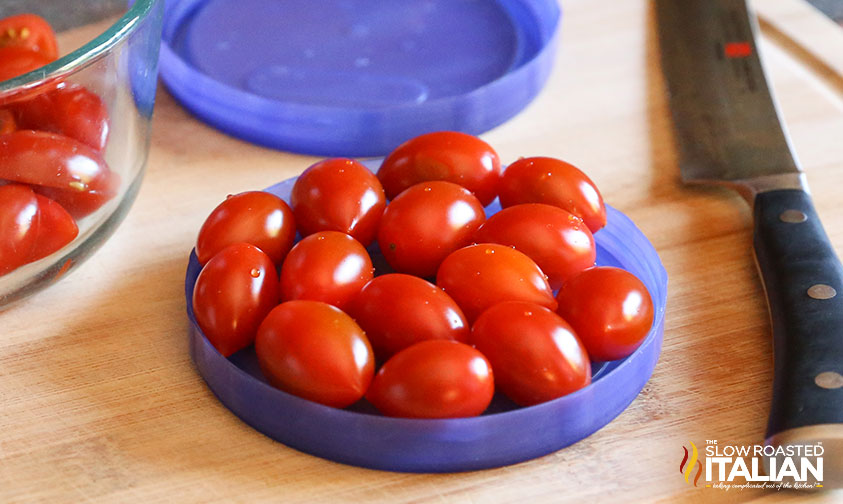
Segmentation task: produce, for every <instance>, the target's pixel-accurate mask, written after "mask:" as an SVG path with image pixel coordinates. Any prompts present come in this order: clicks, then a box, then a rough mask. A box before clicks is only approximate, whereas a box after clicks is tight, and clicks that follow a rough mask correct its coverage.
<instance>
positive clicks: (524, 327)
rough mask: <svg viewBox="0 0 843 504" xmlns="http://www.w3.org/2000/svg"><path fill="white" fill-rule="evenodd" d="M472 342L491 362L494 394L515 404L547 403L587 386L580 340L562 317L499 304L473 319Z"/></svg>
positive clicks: (532, 308) (529, 306)
mask: <svg viewBox="0 0 843 504" xmlns="http://www.w3.org/2000/svg"><path fill="white" fill-rule="evenodd" d="M471 342H472V343H473V344H474V346H475V347H476V348H477V350H479V351H480V352H482V353H483V355H485V356H486V357H487V358H488V359H489V362H491V363H492V370H493V371H494V373H495V384H496V385H497V387H498V390H500V391H501V392H503V393H504V394H505V395H506V396H507V397H509V398H510V399H512V401H513V402H515V403H516V404H518V405H519V406H532V405H534V404H538V403H542V402H545V401H550V400H551V399H556V398H557V397H562V396H564V395H567V394H570V393H571V392H574V391H577V390H579V389H581V388H583V387H585V386H586V385H588V384H589V383H591V362H590V361H589V359H588V354H587V353H586V350H585V347H583V344H582V342H580V340H579V339H578V338H577V336H576V334H574V330H573V329H572V328H571V326H570V325H568V323H567V322H565V321H564V320H562V317H560V316H559V315H557V314H556V313H554V312H553V311H551V310H548V309H547V308H545V307H543V306H539V305H537V304H534V303H524V302H522V301H506V302H503V303H498V304H496V305H494V306H492V307H491V308H489V309H488V310H486V311H484V312H483V313H482V314H481V315H480V317H478V318H477V321H476V322H475V323H474V326H473V327H472V328H471Z"/></svg>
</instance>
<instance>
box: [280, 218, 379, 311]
mask: <svg viewBox="0 0 843 504" xmlns="http://www.w3.org/2000/svg"><path fill="white" fill-rule="evenodd" d="M374 271H375V269H374V268H373V267H372V259H371V258H370V257H369V253H368V252H366V249H365V248H363V245H361V244H360V242H359V241H357V240H355V239H354V238H352V237H351V236H349V235H347V234H345V233H340V232H339V231H320V232H318V233H314V234H312V235H310V236H307V237H305V238H304V239H302V240H301V241H300V242H298V243H297V244H296V245H295V246H294V247H293V249H292V250H290V253H289V254H287V258H286V259H284V264H283V265H282V266H281V299H282V300H283V301H290V300H293V299H309V300H313V301H322V302H325V303H328V304H331V305H334V306H336V307H338V308H341V309H342V308H344V307H345V305H346V304H347V303H348V302H349V301H350V300H351V298H353V297H354V296H356V295H357V293H358V292H360V290H361V289H363V286H364V285H366V283H367V282H368V281H369V280H371V279H372V277H373V276H374Z"/></svg>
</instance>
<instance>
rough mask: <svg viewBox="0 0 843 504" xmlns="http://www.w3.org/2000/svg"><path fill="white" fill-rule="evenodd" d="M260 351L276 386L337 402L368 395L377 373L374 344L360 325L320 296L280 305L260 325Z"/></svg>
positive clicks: (343, 404) (338, 404)
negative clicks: (317, 299)
mask: <svg viewBox="0 0 843 504" xmlns="http://www.w3.org/2000/svg"><path fill="white" fill-rule="evenodd" d="M255 353H257V356H258V363H259V364H260V367H261V370H262V371H263V373H264V375H265V376H266V377H267V379H268V380H269V383H271V384H272V385H273V386H275V387H277V388H279V389H281V390H284V391H286V392H289V393H290V394H293V395H296V396H299V397H303V398H305V399H309V400H311V401H315V402H318V403H320V404H324V405H326V406H333V407H335V408H344V407H346V406H348V405H350V404H353V403H355V402H357V401H358V400H359V399H360V398H362V397H363V394H364V393H365V392H366V389H367V388H368V387H369V384H370V383H371V382H372V376H373V375H374V373H375V359H374V356H373V354H372V347H371V346H369V342H368V341H367V340H366V335H365V334H364V333H363V330H362V329H360V326H358V325H357V324H356V323H355V322H354V320H352V319H351V317H349V316H348V315H346V314H345V313H343V312H342V311H341V310H339V309H338V308H336V307H334V306H331V305H329V304H326V303H321V302H318V301H288V302H286V303H281V304H280V305H278V306H277V307H275V308H274V309H273V310H272V311H271V312H270V313H269V315H267V317H266V319H265V320H264V321H263V323H262V324H261V325H260V328H259V329H258V335H257V338H256V340H255Z"/></svg>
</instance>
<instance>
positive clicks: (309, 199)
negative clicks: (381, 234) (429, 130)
mask: <svg viewBox="0 0 843 504" xmlns="http://www.w3.org/2000/svg"><path fill="white" fill-rule="evenodd" d="M290 206H292V207H293V213H294V214H295V216H296V224H297V225H298V227H299V233H301V235H302V236H307V235H309V234H312V233H315V232H317V231H340V232H342V233H346V234H349V235H351V236H353V237H354V238H356V239H357V241H359V242H360V243H362V244H363V246H368V245H369V244H370V243H372V240H373V239H374V238H375V234H376V233H377V230H378V223H379V222H380V219H381V215H383V209H384V208H385V207H386V197H385V196H384V194H383V187H381V183H380V181H378V178H377V177H375V175H374V174H373V173H372V172H371V171H369V169H368V168H366V167H365V166H363V165H362V164H360V163H358V162H357V161H353V160H351V159H345V158H334V159H326V160H325V161H321V162H319V163H316V164H315V165H313V166H311V167H310V168H308V169H307V170H305V171H304V172H303V173H302V174H301V175H300V176H299V178H298V179H297V180H296V183H295V184H294V185H293V191H292V194H291V195H290Z"/></svg>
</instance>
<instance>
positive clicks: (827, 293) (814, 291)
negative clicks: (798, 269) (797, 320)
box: [808, 284, 837, 299]
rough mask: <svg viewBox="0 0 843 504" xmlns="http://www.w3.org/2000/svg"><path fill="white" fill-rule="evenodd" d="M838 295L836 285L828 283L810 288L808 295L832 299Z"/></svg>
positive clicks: (815, 297)
mask: <svg viewBox="0 0 843 504" xmlns="http://www.w3.org/2000/svg"><path fill="white" fill-rule="evenodd" d="M836 295H837V291H836V290H834V287H832V286H830V285H826V284H815V285H812V286H811V287H810V288H809V289H808V296H809V297H812V298H814V299H831V298H833V297H834V296H836Z"/></svg>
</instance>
